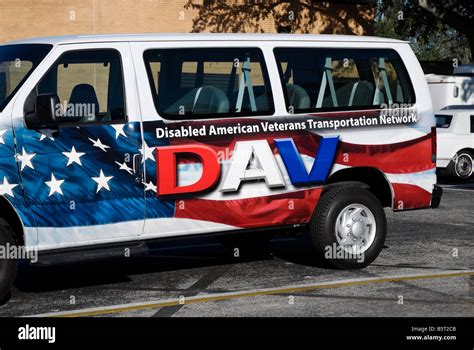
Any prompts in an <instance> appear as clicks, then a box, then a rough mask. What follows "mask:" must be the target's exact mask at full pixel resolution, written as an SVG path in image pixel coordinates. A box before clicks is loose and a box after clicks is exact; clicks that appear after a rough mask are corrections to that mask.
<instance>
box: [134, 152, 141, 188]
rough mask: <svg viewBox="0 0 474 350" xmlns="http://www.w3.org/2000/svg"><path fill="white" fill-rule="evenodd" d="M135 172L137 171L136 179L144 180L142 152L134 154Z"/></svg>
mask: <svg viewBox="0 0 474 350" xmlns="http://www.w3.org/2000/svg"><path fill="white" fill-rule="evenodd" d="M132 163H133V164H132V166H133V172H134V173H135V181H136V182H142V156H141V154H140V153H137V154H134V155H133V161H132Z"/></svg>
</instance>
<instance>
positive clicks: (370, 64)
mask: <svg viewBox="0 0 474 350" xmlns="http://www.w3.org/2000/svg"><path fill="white" fill-rule="evenodd" d="M274 53H275V56H276V60H277V63H278V68H279V71H280V79H281V81H282V85H283V90H284V93H285V100H286V105H287V109H288V112H290V113H305V112H315V111H325V110H356V109H365V108H374V106H376V107H377V108H378V107H379V106H380V105H382V104H387V105H394V104H404V105H406V104H412V103H414V102H415V95H414V92H413V87H412V85H411V82H410V79H409V76H408V72H407V71H406V69H405V66H404V65H403V62H402V60H401V58H400V56H399V55H398V54H397V53H396V52H395V51H394V50H388V49H328V48H324V49H319V48H316V49H313V48H277V49H275V50H274Z"/></svg>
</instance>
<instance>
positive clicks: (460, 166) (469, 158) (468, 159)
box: [448, 151, 474, 180]
mask: <svg viewBox="0 0 474 350" xmlns="http://www.w3.org/2000/svg"><path fill="white" fill-rule="evenodd" d="M473 158H474V156H473V154H472V153H471V152H469V151H459V152H458V153H457V154H456V157H455V160H453V161H451V162H450V163H449V166H448V171H449V174H450V175H451V176H453V177H455V178H457V179H459V180H467V179H469V178H470V177H471V176H472V174H473V172H472V169H473ZM466 167H468V168H469V169H470V171H469V170H467V169H465V168H466ZM468 172H470V174H469V175H466V174H465V173H468Z"/></svg>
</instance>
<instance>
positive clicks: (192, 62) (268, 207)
mask: <svg viewBox="0 0 474 350" xmlns="http://www.w3.org/2000/svg"><path fill="white" fill-rule="evenodd" d="M401 106H403V109H404V110H406V109H407V108H408V110H409V111H411V112H410V114H409V115H405V116H404V115H401V113H400V112H401V109H402V108H400V107H401ZM413 111H415V112H416V113H415V114H414V112H413ZM435 146H436V128H435V118H434V114H433V111H432V107H431V98H430V94H429V90H428V86H427V83H426V80H425V79H424V76H423V72H422V70H421V67H420V65H419V63H418V61H417V59H416V57H415V55H414V53H413V52H412V50H411V49H410V47H409V45H408V44H407V43H406V42H402V41H398V40H391V39H384V38H372V37H356V36H331V35H318V36H311V35H247V34H245V35H242V34H238V35H237V34H222V35H221V34H168V35H96V36H67V37H51V38H37V39H31V40H22V41H17V42H13V43H9V44H7V45H3V46H0V151H1V152H0V195H1V196H0V208H1V213H2V219H1V223H2V225H1V232H0V243H1V244H0V246H4V247H7V246H10V247H16V248H24V250H25V252H27V253H34V252H39V256H40V260H39V263H41V262H42V261H43V263H47V262H51V261H52V262H68V261H76V260H85V259H90V258H103V257H109V256H114V255H123V252H124V249H126V248H127V249H130V250H131V252H132V254H134V253H139V252H143V251H146V249H145V248H144V247H145V246H146V243H147V242H149V241H152V240H156V239H161V238H163V237H176V236H185V235H196V234H209V233H217V232H220V233H222V232H229V233H230V232H233V233H241V232H246V231H249V232H252V234H254V235H255V236H258V235H260V234H261V231H262V230H263V229H267V230H270V231H271V232H275V230H276V228H281V229H285V230H288V229H290V228H291V229H297V230H305V231H309V233H310V234H311V237H312V240H313V242H314V244H313V246H314V252H315V255H318V256H322V257H325V258H326V259H328V260H329V261H330V262H331V263H333V264H334V265H335V266H338V267H340V268H347V269H350V268H361V267H364V266H367V265H368V264H370V263H371V262H372V261H373V260H374V259H375V258H376V257H377V256H378V254H379V253H380V251H381V250H382V247H383V244H384V240H385V235H386V220H385V213H384V210H383V208H384V207H387V208H392V209H393V210H395V211H402V210H407V209H415V208H429V207H437V206H438V204H439V201H440V197H441V190H440V189H439V188H438V187H436V186H435V183H436V175H435V168H436V147H435ZM256 229H259V230H256ZM334 247H335V250H339V251H340V252H343V253H344V254H342V255H341V254H339V252H336V251H331V249H332V248H334ZM19 250H20V249H18V251H19ZM2 251H3V252H4V253H5V252H6V251H5V250H2ZM3 255H5V254H3ZM361 256H362V257H361ZM16 258H20V257H16ZM15 271H16V259H15V258H14V257H12V256H10V257H4V259H2V260H1V261H0V297H3V296H5V295H6V294H7V293H8V290H9V289H10V286H11V283H12V281H13V278H14V276H15Z"/></svg>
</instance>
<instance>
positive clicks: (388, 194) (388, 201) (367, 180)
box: [324, 167, 394, 208]
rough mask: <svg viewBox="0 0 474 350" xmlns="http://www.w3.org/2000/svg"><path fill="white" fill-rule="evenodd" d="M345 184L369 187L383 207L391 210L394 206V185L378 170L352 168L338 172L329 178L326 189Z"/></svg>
mask: <svg viewBox="0 0 474 350" xmlns="http://www.w3.org/2000/svg"><path fill="white" fill-rule="evenodd" d="M343 184H353V185H356V186H363V187H367V189H368V190H369V191H370V192H372V194H373V195H374V196H376V197H377V198H378V200H379V201H380V203H381V204H382V206H383V207H389V208H391V207H392V205H393V197H394V194H393V188H392V185H391V184H390V181H389V180H388V179H387V177H386V176H385V174H384V173H383V172H382V171H380V170H379V169H377V168H373V167H351V168H345V169H341V170H338V171H336V172H335V173H333V174H331V175H330V176H329V177H328V179H327V181H326V183H325V186H324V188H325V189H327V188H330V187H333V186H337V185H343ZM364 185H365V186H364Z"/></svg>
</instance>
